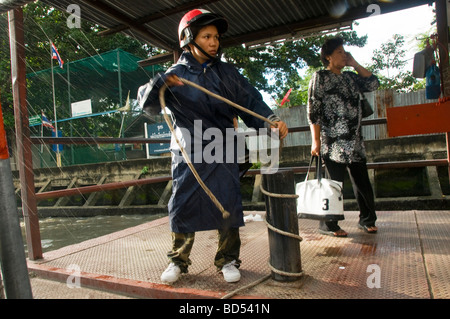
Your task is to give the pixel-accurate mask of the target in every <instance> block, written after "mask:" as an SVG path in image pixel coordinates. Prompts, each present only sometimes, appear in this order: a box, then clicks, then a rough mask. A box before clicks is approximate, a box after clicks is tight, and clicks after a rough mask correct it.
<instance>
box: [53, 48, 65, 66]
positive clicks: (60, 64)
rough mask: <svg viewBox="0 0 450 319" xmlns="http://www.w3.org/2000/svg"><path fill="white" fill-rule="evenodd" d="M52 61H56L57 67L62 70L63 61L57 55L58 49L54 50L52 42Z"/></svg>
mask: <svg viewBox="0 0 450 319" xmlns="http://www.w3.org/2000/svg"><path fill="white" fill-rule="evenodd" d="M52 59H53V60H55V59H56V60H58V63H59V67H60V68H61V69H62V68H63V65H64V61H63V60H62V59H61V56H60V55H59V52H58V49H56V47H55V45H54V44H53V42H52Z"/></svg>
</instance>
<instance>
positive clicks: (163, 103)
mask: <svg viewBox="0 0 450 319" xmlns="http://www.w3.org/2000/svg"><path fill="white" fill-rule="evenodd" d="M179 80H180V81H181V82H182V83H184V84H186V85H189V86H192V87H194V88H196V89H198V90H200V91H202V92H204V93H206V94H208V95H210V96H212V97H215V98H216V99H219V100H221V101H223V102H225V103H227V104H228V105H230V106H232V107H235V108H237V109H239V110H241V111H243V112H246V113H248V114H250V115H253V116H254V117H257V118H259V119H261V120H263V121H265V122H267V123H269V124H270V125H272V126H274V127H278V124H277V123H276V122H274V121H270V120H269V119H267V118H265V117H264V116H262V115H260V114H258V113H255V112H253V111H250V110H249V109H246V108H245V107H242V106H240V105H238V104H236V103H234V102H232V101H230V100H228V99H226V98H224V97H222V96H220V95H217V94H215V93H213V92H211V91H209V90H207V89H205V88H204V87H202V86H200V85H198V84H196V83H194V82H191V81H189V80H186V79H184V78H179ZM167 88H168V86H167V84H164V85H163V86H162V87H161V89H160V90H159V100H160V103H161V109H162V111H163V115H164V119H165V121H166V123H167V125H168V126H169V128H170V132H171V133H172V135H173V136H174V138H175V141H176V142H177V144H178V146H179V147H180V150H181V154H182V155H183V158H184V160H185V161H186V163H187V165H188V166H189V168H190V170H191V172H192V173H193V174H194V176H195V179H196V180H197V182H198V183H199V184H200V186H201V187H202V189H203V190H204V191H205V193H206V194H207V195H208V196H209V197H210V198H211V200H212V201H213V203H214V204H215V205H216V207H217V208H218V209H219V210H220V212H221V213H222V216H223V218H224V219H226V218H228V217H230V213H229V212H228V211H226V210H225V208H224V207H223V206H222V204H221V203H220V202H219V201H218V200H217V198H216V197H215V196H214V194H213V193H212V192H211V190H210V189H209V188H208V187H207V186H206V185H205V183H204V182H203V181H202V179H201V177H200V175H199V174H198V172H197V170H196V169H195V167H194V165H193V164H192V162H191V160H190V158H189V155H188V154H187V153H186V151H185V149H184V147H183V146H182V145H181V143H180V141H179V140H178V138H177V137H176V134H174V131H175V129H174V127H173V125H172V122H171V120H170V119H169V116H168V115H167V113H166V110H165V108H166V101H165V97H164V93H165V92H166V89H167Z"/></svg>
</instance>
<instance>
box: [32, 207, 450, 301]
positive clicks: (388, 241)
mask: <svg viewBox="0 0 450 319" xmlns="http://www.w3.org/2000/svg"><path fill="white" fill-rule="evenodd" d="M250 213H252V214H263V212H246V214H250ZM377 214H378V221H377V226H378V227H379V232H378V234H375V235H373V234H366V233H364V232H362V231H361V230H359V229H358V228H357V227H356V224H357V220H358V213H357V212H346V213H345V216H346V219H345V220H344V221H342V222H341V223H340V225H341V227H342V228H343V229H345V230H346V231H347V232H348V233H349V236H348V237H347V238H332V237H329V236H324V235H321V234H319V233H318V232H317V230H316V229H317V224H318V222H317V221H312V220H303V219H300V220H299V230H300V235H301V236H302V237H303V241H302V242H301V244H300V249H301V259H302V268H303V272H304V275H303V277H302V278H301V279H299V280H298V281H294V282H289V283H287V282H277V281H274V280H272V279H271V278H267V277H268V275H270V273H271V272H270V269H269V266H268V264H267V262H268V258H269V248H268V235H267V231H268V230H267V227H266V225H265V223H264V222H258V221H251V222H248V223H246V226H245V227H243V228H241V239H242V248H241V259H242V265H241V268H240V270H241V275H242V278H241V280H240V282H238V283H234V284H230V283H226V282H225V281H224V280H223V277H222V274H221V273H217V271H216V269H215V266H214V265H213V258H214V255H215V250H216V243H217V241H216V232H215V231H207V232H199V233H197V234H196V239H195V243H194V248H193V250H192V254H191V260H192V266H191V267H190V268H189V273H188V274H184V275H182V277H181V279H180V280H179V281H178V282H176V283H175V284H173V285H165V284H163V283H162V282H161V281H160V275H161V273H162V271H163V270H164V269H165V267H166V265H167V259H166V252H167V251H168V250H169V249H170V244H171V238H170V232H169V224H168V218H167V217H165V218H162V219H158V220H156V221H153V222H149V223H146V224H142V225H140V226H137V227H133V228H129V229H126V230H123V231H120V232H116V233H113V234H110V235H107V236H103V237H99V238H96V239H93V240H89V241H86V242H83V243H80V244H76V245H72V246H68V247H64V248H61V249H59V250H55V251H51V252H48V253H45V254H44V259H43V260H40V261H38V262H32V261H29V262H28V266H29V270H30V273H31V274H32V276H31V283H32V288H33V296H34V298H37V299H40V298H43V299H53V298H54V299H58V298H65V299H69V298H90V299H94V298H126V297H132V298H167V299H170V298H222V297H224V296H226V295H227V294H230V293H232V294H234V295H233V298H271V299H361V298H363V299H411V298H419V299H447V298H450V267H448V265H449V264H450V245H449V240H450V212H449V211H381V212H377ZM73 265H75V267H79V268H76V269H79V270H80V271H81V272H80V273H77V272H74V271H73V270H71V269H73V268H74V266H73ZM78 278H79V280H80V281H79V282H80V283H81V287H82V288H81V289H76V288H70V287H69V286H70V285H67V282H68V281H69V283H72V284H73V283H75V284H76V282H77V281H76V280H77V279H78ZM49 279H50V280H49ZM263 279H265V280H263ZM260 280H263V281H262V282H260V283H257V282H258V281H260ZM256 283H257V284H256ZM91 288H93V289H91ZM83 292H84V293H85V295H83ZM83 296H84V297H83Z"/></svg>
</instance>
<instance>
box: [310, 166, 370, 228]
mask: <svg viewBox="0 0 450 319" xmlns="http://www.w3.org/2000/svg"><path fill="white" fill-rule="evenodd" d="M324 162H325V167H326V168H327V170H328V173H329V174H330V178H331V179H332V180H335V181H339V182H344V178H345V172H346V171H348V174H349V176H350V181H351V182H352V187H353V192H354V194H355V197H356V201H357V203H358V206H359V224H360V225H362V226H375V221H376V220H377V215H376V212H375V199H374V195H373V189H372V184H371V183H370V179H369V174H368V172H367V165H366V163H365V162H358V163H351V164H341V163H336V162H334V161H332V160H329V159H324ZM319 228H320V229H322V230H329V231H337V230H339V229H340V227H339V225H338V222H337V221H320V225H319Z"/></svg>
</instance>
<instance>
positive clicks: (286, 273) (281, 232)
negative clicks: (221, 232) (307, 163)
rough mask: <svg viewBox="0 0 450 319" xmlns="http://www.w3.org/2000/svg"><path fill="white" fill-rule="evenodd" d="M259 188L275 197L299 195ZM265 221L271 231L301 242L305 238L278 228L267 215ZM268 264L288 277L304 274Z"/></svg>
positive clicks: (274, 270) (292, 197)
mask: <svg viewBox="0 0 450 319" xmlns="http://www.w3.org/2000/svg"><path fill="white" fill-rule="evenodd" d="M259 188H260V189H261V192H262V193H263V194H264V195H266V196H269V197H274V198H289V199H296V198H298V195H296V194H276V193H271V192H268V191H266V190H265V189H264V188H263V186H262V185H260V186H259ZM265 222H266V225H267V228H269V229H270V230H271V231H273V232H275V233H277V234H280V235H283V236H286V237H290V238H294V239H297V240H298V241H299V242H301V241H302V240H303V238H302V237H301V236H299V235H297V234H293V233H290V232H287V231H284V230H281V229H278V228H276V227H275V226H273V225H271V224H270V223H269V221H268V220H267V216H266V220H265ZM268 265H269V268H270V270H272V271H273V272H274V273H276V274H279V275H282V276H288V277H301V276H303V272H298V273H294V272H286V271H282V270H279V269H276V268H275V267H273V266H272V265H271V264H270V261H269V262H268Z"/></svg>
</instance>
